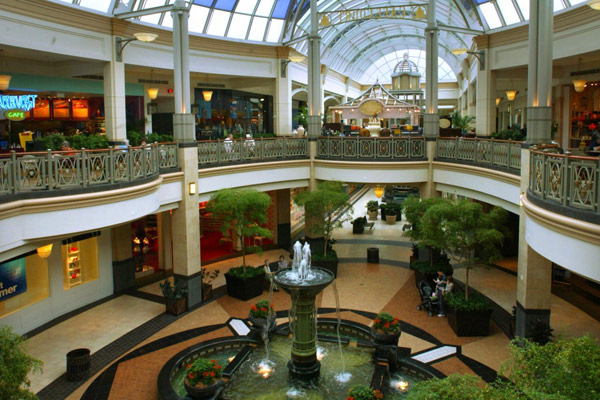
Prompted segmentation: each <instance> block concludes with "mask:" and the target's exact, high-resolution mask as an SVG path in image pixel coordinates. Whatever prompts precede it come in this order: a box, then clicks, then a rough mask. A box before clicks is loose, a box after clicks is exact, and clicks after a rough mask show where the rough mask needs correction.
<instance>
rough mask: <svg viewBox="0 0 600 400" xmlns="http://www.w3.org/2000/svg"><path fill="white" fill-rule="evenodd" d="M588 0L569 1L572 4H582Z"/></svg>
mask: <svg viewBox="0 0 600 400" xmlns="http://www.w3.org/2000/svg"><path fill="white" fill-rule="evenodd" d="M586 1H587V0H569V3H571V5H572V6H574V5H577V4H581V3H585V2H586Z"/></svg>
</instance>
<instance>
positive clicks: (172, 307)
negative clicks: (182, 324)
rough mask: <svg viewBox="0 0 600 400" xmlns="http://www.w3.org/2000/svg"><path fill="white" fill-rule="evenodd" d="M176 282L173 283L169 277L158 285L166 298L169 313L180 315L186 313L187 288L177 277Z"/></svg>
mask: <svg viewBox="0 0 600 400" xmlns="http://www.w3.org/2000/svg"><path fill="white" fill-rule="evenodd" d="M174 282H175V283H174V284H171V281H170V280H169V279H165V281H164V282H163V283H159V284H158V286H159V287H160V290H161V291H162V294H163V297H164V298H165V304H166V306H167V314H171V315H179V314H182V313H184V312H185V309H186V298H185V295H186V294H187V289H186V288H185V287H184V286H183V285H182V284H181V283H180V282H179V281H178V280H177V279H175V280H174Z"/></svg>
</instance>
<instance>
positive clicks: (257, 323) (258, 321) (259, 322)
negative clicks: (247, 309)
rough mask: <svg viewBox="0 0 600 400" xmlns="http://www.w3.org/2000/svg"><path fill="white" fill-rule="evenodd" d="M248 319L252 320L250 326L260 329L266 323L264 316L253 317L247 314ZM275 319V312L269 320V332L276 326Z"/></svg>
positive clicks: (262, 328)
mask: <svg viewBox="0 0 600 400" xmlns="http://www.w3.org/2000/svg"><path fill="white" fill-rule="evenodd" d="M248 319H249V320H250V322H252V327H253V328H256V329H258V330H260V331H262V330H264V328H265V325H267V319H266V318H254V317H253V316H251V315H248ZM275 319H276V318H275V313H273V315H272V316H271V319H270V320H269V332H271V331H274V330H275V328H277V323H276V322H275Z"/></svg>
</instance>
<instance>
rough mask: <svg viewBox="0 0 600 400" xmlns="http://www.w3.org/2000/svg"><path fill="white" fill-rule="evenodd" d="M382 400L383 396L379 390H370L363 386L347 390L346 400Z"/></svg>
mask: <svg viewBox="0 0 600 400" xmlns="http://www.w3.org/2000/svg"><path fill="white" fill-rule="evenodd" d="M377 399H383V394H382V393H381V392H380V391H379V390H375V389H372V388H370V387H368V386H365V385H355V386H352V387H351V388H350V390H348V397H346V400H377Z"/></svg>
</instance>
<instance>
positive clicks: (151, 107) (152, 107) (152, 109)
mask: <svg viewBox="0 0 600 400" xmlns="http://www.w3.org/2000/svg"><path fill="white" fill-rule="evenodd" d="M146 107H147V114H154V113H156V112H157V111H158V103H148V104H146Z"/></svg>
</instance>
